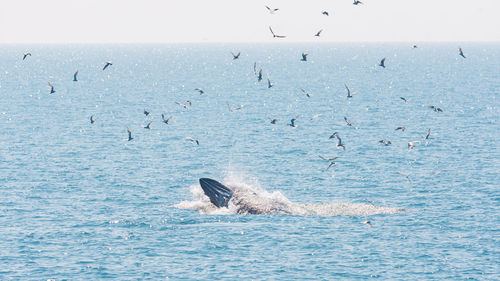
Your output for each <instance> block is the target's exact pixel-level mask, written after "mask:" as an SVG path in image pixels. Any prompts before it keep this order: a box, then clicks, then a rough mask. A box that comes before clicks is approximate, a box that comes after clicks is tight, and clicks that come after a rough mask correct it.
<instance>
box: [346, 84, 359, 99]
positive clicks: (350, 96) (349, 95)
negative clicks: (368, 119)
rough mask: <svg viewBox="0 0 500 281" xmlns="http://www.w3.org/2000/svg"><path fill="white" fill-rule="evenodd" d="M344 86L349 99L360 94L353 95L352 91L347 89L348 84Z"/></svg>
mask: <svg viewBox="0 0 500 281" xmlns="http://www.w3.org/2000/svg"><path fill="white" fill-rule="evenodd" d="M344 86H345V90H346V91H347V98H352V96H353V95H355V94H357V93H358V92H353V93H351V90H349V87H347V85H346V84H344Z"/></svg>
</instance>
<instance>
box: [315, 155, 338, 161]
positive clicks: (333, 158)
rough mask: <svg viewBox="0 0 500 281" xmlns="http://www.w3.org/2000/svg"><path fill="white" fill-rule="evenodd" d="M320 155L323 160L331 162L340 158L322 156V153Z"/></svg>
mask: <svg viewBox="0 0 500 281" xmlns="http://www.w3.org/2000/svg"><path fill="white" fill-rule="evenodd" d="M318 157H319V158H321V159H322V160H325V161H328V162H331V161H333V160H336V159H337V158H338V157H332V158H326V157H324V156H321V155H318Z"/></svg>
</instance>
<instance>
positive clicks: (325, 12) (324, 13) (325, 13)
mask: <svg viewBox="0 0 500 281" xmlns="http://www.w3.org/2000/svg"><path fill="white" fill-rule="evenodd" d="M321 14H323V15H325V16H329V14H328V12H327V11H323V12H321Z"/></svg>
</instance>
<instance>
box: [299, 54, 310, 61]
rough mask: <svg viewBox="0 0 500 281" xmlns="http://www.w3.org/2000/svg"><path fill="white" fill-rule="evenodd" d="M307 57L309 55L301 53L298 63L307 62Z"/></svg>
mask: <svg viewBox="0 0 500 281" xmlns="http://www.w3.org/2000/svg"><path fill="white" fill-rule="evenodd" d="M308 55H309V54H308V53H302V59H300V61H307V56H308Z"/></svg>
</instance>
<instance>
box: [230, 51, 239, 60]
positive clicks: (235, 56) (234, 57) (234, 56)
mask: <svg viewBox="0 0 500 281" xmlns="http://www.w3.org/2000/svg"><path fill="white" fill-rule="evenodd" d="M240 54H241V52H238V53H237V54H236V55H235V54H234V53H233V52H231V55H233V60H237V59H239V58H240Z"/></svg>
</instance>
